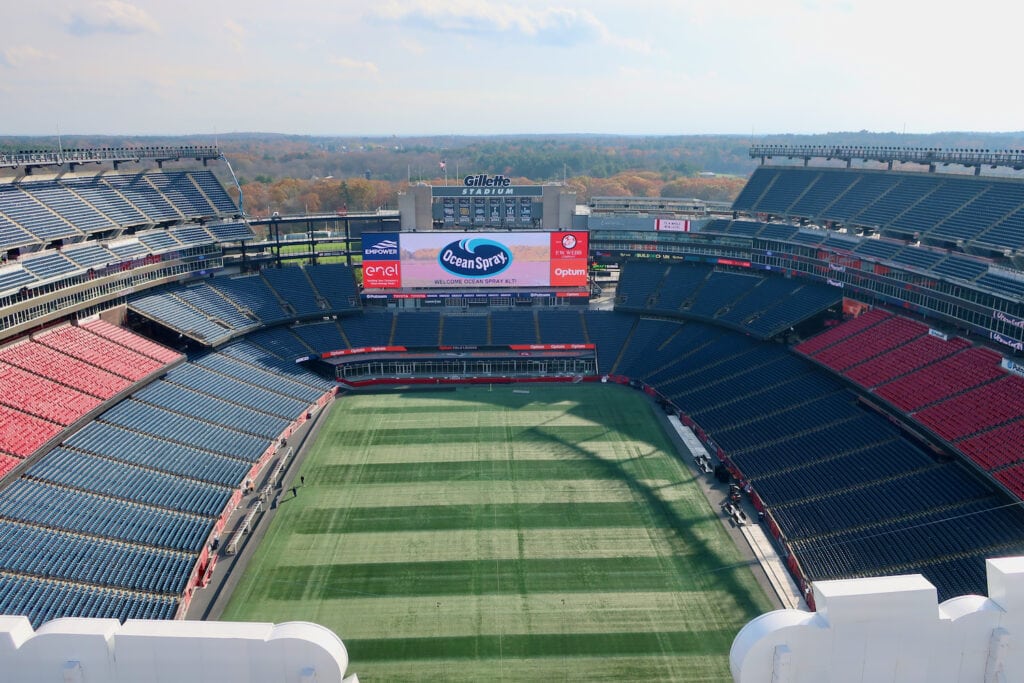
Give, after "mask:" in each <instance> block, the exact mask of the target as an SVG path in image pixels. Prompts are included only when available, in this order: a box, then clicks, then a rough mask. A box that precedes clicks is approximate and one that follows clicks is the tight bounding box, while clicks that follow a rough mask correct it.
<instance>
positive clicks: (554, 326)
mask: <svg viewBox="0 0 1024 683" xmlns="http://www.w3.org/2000/svg"><path fill="white" fill-rule="evenodd" d="M537 324H538V326H539V327H540V341H541V343H542V344H583V343H585V342H586V341H587V339H586V336H585V335H584V332H583V317H582V315H581V314H580V312H579V311H577V310H568V311H559V310H555V311H546V310H543V309H542V310H539V311H537Z"/></svg>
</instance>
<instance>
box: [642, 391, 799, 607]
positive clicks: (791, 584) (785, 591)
mask: <svg viewBox="0 0 1024 683" xmlns="http://www.w3.org/2000/svg"><path fill="white" fill-rule="evenodd" d="M648 399H649V402H650V406H651V410H653V411H654V412H655V413H656V414H658V416H659V419H660V420H661V422H662V424H663V425H664V427H665V433H666V434H667V435H668V437H669V439H670V440H671V441H672V443H673V444H675V447H676V452H677V454H678V455H679V457H680V459H681V460H682V461H683V464H684V465H686V467H687V468H688V469H689V470H690V472H691V473H692V474H693V477H694V480H695V481H696V482H697V483H698V485H699V487H700V490H701V491H702V492H703V493H704V497H705V498H707V501H708V504H709V505H710V506H711V510H712V512H713V513H714V514H715V515H716V516H717V517H718V518H719V521H721V523H722V526H723V527H724V528H725V530H726V532H727V533H728V534H729V536H730V537H731V538H732V539H733V542H734V543H735V544H736V548H737V549H738V550H739V551H740V555H742V556H743V559H744V560H746V561H747V562H748V563H749V564H750V565H751V569H754V572H753V573H754V578H755V579H757V582H758V583H759V584H760V585H761V588H762V589H763V590H764V592H765V594H766V595H767V596H768V598H769V600H770V601H771V602H772V603H773V605H774V607H775V609H801V610H805V611H809V608H808V606H807V603H806V602H805V601H804V598H803V595H801V594H800V588H799V586H797V584H796V582H795V581H794V580H793V577H792V576H790V574H789V570H787V569H786V566H785V564H784V563H783V561H782V558H781V557H779V554H778V552H776V550H775V543H774V541H773V540H772V539H771V537H770V536H769V535H768V534H767V533H765V530H764V526H763V524H761V523H758V522H757V521H755V520H757V511H756V510H755V509H754V506H753V505H751V503H750V500H749V499H747V498H746V497H745V496H744V497H743V498H742V499H741V500H740V503H739V506H738V507H739V508H740V509H742V510H743V512H744V514H745V515H746V516H747V519H748V520H751V521H750V522H749V523H747V524H741V525H737V524H736V523H735V522H734V520H733V519H732V518H731V517H729V516H728V515H725V514H723V513H721V509H722V504H723V503H725V502H726V500H727V499H728V495H729V487H728V484H723V483H721V482H719V481H718V480H717V479H715V477H714V475H713V474H707V473H705V472H703V471H701V470H700V468H699V467H698V466H697V463H696V462H695V460H694V457H695V455H696V454H695V453H693V452H692V451H691V450H690V448H689V447H688V446H687V445H686V442H685V441H684V439H683V437H682V435H681V434H680V433H679V431H678V430H677V429H676V426H675V425H674V424H673V422H672V420H670V419H669V418H670V416H669V415H668V414H666V413H665V411H664V410H662V408H661V407H660V406H659V405H658V402H657V401H656V400H655V399H654V398H653V397H650V396H649V397H648ZM711 457H712V459H713V461H715V462H717V459H716V458H714V456H711ZM755 565H756V567H755ZM758 570H760V571H758Z"/></svg>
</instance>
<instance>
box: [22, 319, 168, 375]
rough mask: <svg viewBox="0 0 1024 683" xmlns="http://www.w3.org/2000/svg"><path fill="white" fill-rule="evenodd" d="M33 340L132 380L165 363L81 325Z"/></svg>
mask: <svg viewBox="0 0 1024 683" xmlns="http://www.w3.org/2000/svg"><path fill="white" fill-rule="evenodd" d="M35 341H36V342H38V343H40V344H43V345H44V346H48V347H50V348H51V349H55V350H57V351H60V352H62V353H66V354H68V355H69V356H74V357H76V358H79V359H81V360H83V361H86V362H87V363H90V364H92V365H96V366H98V367H102V368H104V369H106V370H109V371H110V372H112V373H114V374H117V375H120V376H121V377H125V378H127V379H130V380H132V381H138V380H140V379H142V378H143V377H146V376H147V375H149V374H151V373H153V372H155V371H157V370H159V369H160V368H162V367H164V363H163V362H161V361H159V360H156V359H154V358H150V357H149V356H144V355H142V354H141V353H136V352H134V351H131V350H130V349H127V348H125V347H123V346H121V345H120V344H117V343H115V342H112V341H110V340H108V339H104V338H103V337H100V336H97V335H95V334H93V333H92V332H90V331H89V330H87V329H85V328H82V327H75V326H72V325H65V326H63V327H59V328H57V329H55V330H53V331H49V332H45V333H43V334H39V335H36V337H35Z"/></svg>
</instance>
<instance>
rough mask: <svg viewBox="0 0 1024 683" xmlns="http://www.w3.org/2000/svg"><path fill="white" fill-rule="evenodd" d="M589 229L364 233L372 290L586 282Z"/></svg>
mask: <svg viewBox="0 0 1024 683" xmlns="http://www.w3.org/2000/svg"><path fill="white" fill-rule="evenodd" d="M588 238H589V235H588V233H586V232H575V231H574V232H519V233H516V232H471V233H465V232H410V233H364V234H363V242H364V247H363V283H364V285H365V286H366V288H367V289H399V288H408V289H413V288H415V289H431V288H452V287H456V288H469V287H472V288H478V287H507V288H513V287H515V288H522V287H577V288H582V287H586V285H587V253H588V248H589V243H588Z"/></svg>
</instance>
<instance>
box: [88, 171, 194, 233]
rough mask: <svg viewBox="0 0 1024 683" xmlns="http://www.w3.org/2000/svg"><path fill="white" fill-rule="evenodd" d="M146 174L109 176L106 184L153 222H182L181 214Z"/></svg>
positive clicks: (105, 180)
mask: <svg viewBox="0 0 1024 683" xmlns="http://www.w3.org/2000/svg"><path fill="white" fill-rule="evenodd" d="M146 175H147V174H145V173H136V174H134V175H107V176H104V177H103V180H104V182H106V183H107V184H108V185H110V186H111V187H112V188H114V189H115V190H116V191H117V192H119V193H120V194H121V195H123V196H124V197H125V199H127V200H128V201H129V202H131V203H132V205H133V206H135V207H136V208H138V209H139V210H140V211H142V212H143V214H145V216H146V218H148V219H149V220H150V221H153V222H160V221H167V220H180V219H181V218H182V217H183V215H182V214H180V213H179V212H178V211H177V210H176V209H175V208H174V207H173V206H172V205H171V204H170V203H169V202H168V201H167V199H166V198H165V197H164V196H163V195H162V194H160V193H159V192H158V191H157V190H156V189H155V188H154V187H153V186H152V185H150V184H149V183H148V182H146Z"/></svg>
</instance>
